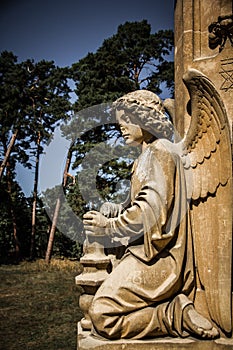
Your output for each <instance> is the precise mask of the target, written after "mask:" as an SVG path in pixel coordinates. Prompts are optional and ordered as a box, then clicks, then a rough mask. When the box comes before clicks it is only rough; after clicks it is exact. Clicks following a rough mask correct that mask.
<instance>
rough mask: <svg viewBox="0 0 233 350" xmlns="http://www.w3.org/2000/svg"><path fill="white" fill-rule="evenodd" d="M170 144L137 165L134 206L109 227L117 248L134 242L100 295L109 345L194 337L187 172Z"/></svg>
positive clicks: (96, 315) (102, 332)
mask: <svg viewBox="0 0 233 350" xmlns="http://www.w3.org/2000/svg"><path fill="white" fill-rule="evenodd" d="M165 145H166V143H164V142H163V141H162V140H156V141H154V142H153V143H151V144H149V145H148V147H147V148H146V149H145V150H144V151H143V152H142V154H141V155H140V156H139V158H138V159H137V160H136V161H135V163H134V167H133V174H132V178H131V202H130V204H129V206H128V207H127V208H126V209H125V210H124V211H123V212H121V213H120V214H119V215H118V216H117V217H115V218H111V219H109V227H108V228H107V233H108V235H109V236H110V237H112V240H113V241H114V240H118V241H119V240H121V239H124V240H126V239H127V240H128V242H129V247H128V249H127V251H126V254H125V255H124V256H123V258H122V260H121V261H120V263H119V265H118V266H117V267H116V268H115V269H114V270H113V271H112V272H111V273H110V275H109V276H108V278H107V279H106V280H105V282H104V283H103V284H102V286H101V287H100V288H99V290H98V291H97V293H96V295H95V297H94V300H93V303H92V306H91V309H90V310H89V314H90V316H91V319H92V322H93V333H94V334H97V335H99V336H102V337H105V338H108V339H119V338H131V339H141V338H144V337H157V336H163V335H171V336H182V337H183V336H186V335H187V333H186V332H185V331H184V330H183V328H182V311H183V309H184V307H185V306H187V305H189V304H191V303H192V297H193V293H194V289H195V284H194V264H193V248H192V238H191V230H190V224H189V215H188V214H189V211H188V205H187V198H186V186H185V177H184V171H183V166H182V164H181V161H180V159H179V157H178V156H177V155H176V154H172V153H171V152H170V151H169V150H168V149H167V147H166V146H165Z"/></svg>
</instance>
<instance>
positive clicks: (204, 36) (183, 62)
mask: <svg viewBox="0 0 233 350" xmlns="http://www.w3.org/2000/svg"><path fill="white" fill-rule="evenodd" d="M232 7H233V5H232V0H177V1H176V3H175V100H176V119H175V124H176V128H177V130H178V131H179V133H180V134H181V135H182V136H183V134H184V131H185V130H186V129H187V126H188V125H189V121H190V118H189V116H188V114H187V112H186V105H187V102H188V100H189V95H188V92H187V89H186V87H185V86H184V84H183V82H182V76H183V74H184V73H185V72H186V70H187V69H188V68H195V69H197V70H199V71H201V72H202V73H203V74H205V75H206V76H207V77H208V78H210V80H211V81H212V82H213V83H214V85H215V86H216V88H217V89H218V91H219V93H220V95H221V97H222V100H223V102H224V104H225V107H226V110H227V114H228V117H229V122H230V125H232V119H233V103H232V96H233V47H232V43H231V40H230V36H231V38H233V29H232V28H233V25H232V23H231V18H229V17H230V16H232ZM226 16H227V17H228V20H224V18H225V17H226ZM219 17H220V18H219ZM213 23H216V25H217V27H218V28H219V29H222V32H225V34H226V38H225V39H226V42H225V44H224V45H223V47H222V48H221V47H220V45H216V47H214V45H213V41H214V36H213V33H212V34H211V33H210V31H209V30H210V29H211V28H210V25H211V24H213ZM211 36H212V44H211V42H210V37H211ZM222 39H223V40H222V41H223V42H224V40H225V39H224V38H222ZM219 40H220V39H219Z"/></svg>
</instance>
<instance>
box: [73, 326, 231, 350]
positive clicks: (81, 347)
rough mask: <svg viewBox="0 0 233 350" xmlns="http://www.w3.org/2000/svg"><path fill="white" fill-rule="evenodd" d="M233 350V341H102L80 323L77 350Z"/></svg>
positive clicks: (177, 339) (169, 338) (158, 339)
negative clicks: (85, 329)
mask: <svg viewBox="0 0 233 350" xmlns="http://www.w3.org/2000/svg"><path fill="white" fill-rule="evenodd" d="M188 349H189V350H231V349H233V339H232V338H230V339H226V338H220V339H216V340H211V341H209V340H208V341H207V340H197V339H194V338H191V337H188V338H184V339H182V338H171V337H166V338H157V339H148V340H145V339H143V340H125V339H121V340H102V339H98V338H97V337H94V336H92V335H91V334H90V332H88V331H83V330H82V328H81V325H80V323H78V347H77V350H188Z"/></svg>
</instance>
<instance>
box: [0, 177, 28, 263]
mask: <svg viewBox="0 0 233 350" xmlns="http://www.w3.org/2000/svg"><path fill="white" fill-rule="evenodd" d="M0 198H1V201H0V262H1V263H2V262H6V261H8V260H13V261H15V259H16V258H18V257H16V256H15V254H14V252H15V245H16V242H15V238H14V235H13V223H12V218H11V212H10V210H11V206H13V209H14V212H15V216H16V224H17V238H18V241H19V245H20V253H21V255H22V256H27V253H28V248H29V240H30V221H31V220H30V219H31V213H30V206H29V203H28V201H27V199H26V198H25V196H24V194H23V192H22V191H21V189H20V187H19V185H18V183H17V182H13V183H12V193H11V194H10V193H9V192H8V191H7V183H6V179H5V178H3V181H2V182H1V183H0Z"/></svg>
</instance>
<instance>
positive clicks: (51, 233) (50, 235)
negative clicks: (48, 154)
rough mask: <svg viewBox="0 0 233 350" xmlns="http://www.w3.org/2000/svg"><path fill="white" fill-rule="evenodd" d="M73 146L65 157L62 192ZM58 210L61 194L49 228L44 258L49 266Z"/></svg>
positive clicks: (65, 184) (65, 183)
mask: <svg viewBox="0 0 233 350" xmlns="http://www.w3.org/2000/svg"><path fill="white" fill-rule="evenodd" d="M73 145H74V143H72V144H71V146H70V148H69V151H68V154H67V157H66V165H65V169H64V172H63V181H62V188H63V189H64V190H65V188H66V186H67V178H68V172H69V168H70V163H71V158H72V148H73ZM60 208H61V194H60V195H59V197H58V198H57V201H56V206H55V210H54V215H53V222H52V226H51V229H50V233H49V240H48V246H47V251H46V256H45V262H46V263H47V264H49V262H50V260H51V256H52V251H53V243H54V237H55V231H56V226H57V220H58V216H59V211H60Z"/></svg>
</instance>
